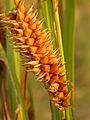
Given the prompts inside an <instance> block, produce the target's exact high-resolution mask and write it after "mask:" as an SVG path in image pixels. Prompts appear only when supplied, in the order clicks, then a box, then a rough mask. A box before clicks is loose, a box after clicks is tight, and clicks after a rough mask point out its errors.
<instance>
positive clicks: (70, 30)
mask: <svg viewBox="0 0 90 120" xmlns="http://www.w3.org/2000/svg"><path fill="white" fill-rule="evenodd" d="M65 3H66V9H65V17H64V51H65V61H66V63H67V67H66V69H67V71H68V74H67V79H68V80H70V82H71V83H72V84H73V86H74V47H75V43H74V42H75V41H74V40H75V0H68V1H67V0H66V1H65ZM73 96H74V95H73V92H72V94H71V100H70V102H71V105H72V109H68V110H66V115H67V120H73V116H74V115H73V100H74V97H73Z"/></svg>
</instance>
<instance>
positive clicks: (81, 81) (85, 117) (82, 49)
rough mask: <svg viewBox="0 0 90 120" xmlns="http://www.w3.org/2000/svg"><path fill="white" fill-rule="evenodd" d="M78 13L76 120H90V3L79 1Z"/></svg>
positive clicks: (87, 0)
mask: <svg viewBox="0 0 90 120" xmlns="http://www.w3.org/2000/svg"><path fill="white" fill-rule="evenodd" d="M77 3H78V5H77V12H76V51H75V52H76V66H75V73H76V74H75V79H76V82H75V119H76V120H89V119H90V1H89V0H86V1H84V0H78V1H77Z"/></svg>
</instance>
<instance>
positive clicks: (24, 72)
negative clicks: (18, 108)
mask: <svg viewBox="0 0 90 120" xmlns="http://www.w3.org/2000/svg"><path fill="white" fill-rule="evenodd" d="M26 81H27V72H26V67H25V66H23V69H22V80H21V88H22V93H23V96H24V99H25V98H26Z"/></svg>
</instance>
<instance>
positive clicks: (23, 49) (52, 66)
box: [0, 0, 71, 110]
mask: <svg viewBox="0 0 90 120" xmlns="http://www.w3.org/2000/svg"><path fill="white" fill-rule="evenodd" d="M15 4H16V8H15V9H13V10H11V11H10V12H9V13H8V14H1V15H0V16H1V18H2V22H3V23H5V25H7V26H8V30H9V32H10V33H11V40H12V41H13V45H14V47H15V48H16V49H18V50H19V51H20V54H21V55H22V56H23V57H24V58H25V62H24V64H25V65H26V67H27V71H28V70H30V71H33V72H34V73H35V74H36V75H37V78H38V80H39V81H41V82H43V83H44V85H45V87H46V89H47V90H48V92H49V96H50V100H51V101H52V102H54V103H55V105H56V106H57V107H58V108H59V109H60V110H64V108H66V107H68V106H70V103H69V102H68V100H69V99H70V94H71V91H67V86H68V82H66V81H65V72H64V71H63V66H64V65H63V64H62V63H61V62H60V58H59V59H58V58H57V57H56V55H55V54H54V53H53V52H52V51H51V47H52V40H48V39H49V32H48V30H47V29H43V28H42V24H43V22H44V21H43V20H39V19H38V18H37V15H38V11H37V10H35V11H34V10H33V7H30V8H29V9H27V8H25V6H24V3H23V2H22V0H15Z"/></svg>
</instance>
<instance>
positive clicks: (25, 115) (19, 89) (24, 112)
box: [0, 44, 28, 120]
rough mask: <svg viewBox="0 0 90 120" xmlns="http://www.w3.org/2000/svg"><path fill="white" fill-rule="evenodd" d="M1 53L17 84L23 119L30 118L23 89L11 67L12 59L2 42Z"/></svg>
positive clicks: (13, 80)
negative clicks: (9, 58)
mask: <svg viewBox="0 0 90 120" xmlns="http://www.w3.org/2000/svg"><path fill="white" fill-rule="evenodd" d="M0 55H1V57H2V58H3V59H4V61H5V63H6V67H7V69H8V71H9V74H10V76H11V79H12V82H13V83H14V84H15V88H16V91H17V94H18V97H19V100H20V104H21V107H22V112H23V119H24V120H28V115H27V112H26V108H25V104H24V99H23V96H22V91H21V87H20V84H19V82H18V80H17V76H16V73H15V72H14V71H13V70H12V67H10V61H9V60H8V58H7V55H6V53H5V51H4V49H3V48H2V45H1V44H0Z"/></svg>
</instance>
